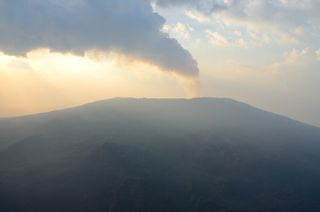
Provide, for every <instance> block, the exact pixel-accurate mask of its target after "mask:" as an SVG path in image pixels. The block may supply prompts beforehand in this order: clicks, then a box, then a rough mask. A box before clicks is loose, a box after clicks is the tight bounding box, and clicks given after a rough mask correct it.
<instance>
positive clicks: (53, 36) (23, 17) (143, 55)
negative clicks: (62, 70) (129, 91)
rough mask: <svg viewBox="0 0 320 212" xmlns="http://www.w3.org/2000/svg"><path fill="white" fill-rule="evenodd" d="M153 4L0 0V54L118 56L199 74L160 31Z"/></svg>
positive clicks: (115, 0)
mask: <svg viewBox="0 0 320 212" xmlns="http://www.w3.org/2000/svg"><path fill="white" fill-rule="evenodd" d="M164 22H165V20H164V19H163V18H162V17H161V16H159V15H158V14H156V13H154V12H153V10H152V7H151V6H150V0H139V1H137V0H64V1H63V0H13V1H11V0H0V51H4V52H6V53H10V54H15V55H18V54H19V55H21V54H25V53H27V52H28V51H30V50H32V49H35V48H42V47H45V48H50V49H52V50H54V51H61V52H66V51H72V52H75V53H78V54H83V53H84V52H85V51H86V50H90V49H97V50H102V51H116V52H120V53H123V54H126V55H129V56H132V57H135V58H138V59H142V60H146V61H148V62H151V63H153V64H156V65H158V66H160V67H161V68H164V69H167V70H170V71H175V72H177V73H179V74H183V75H191V76H192V75H197V74H198V67H197V63H196V61H195V60H194V59H193V58H192V56H191V54H190V53H189V52H188V51H187V50H185V49H184V48H183V47H181V45H180V44H179V43H178V42H177V41H176V40H175V39H171V38H169V37H168V35H167V34H165V33H163V32H161V28H162V26H163V24H164Z"/></svg>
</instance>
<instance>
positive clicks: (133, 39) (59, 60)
mask: <svg viewBox="0 0 320 212" xmlns="http://www.w3.org/2000/svg"><path fill="white" fill-rule="evenodd" d="M319 35H320V1H319V0H300V1H298V0H14V1H8V0H0V117H8V116H17V115H25V114H32V113H40V112H46V111H51V110H56V109H62V108H66V107H72V106H76V105H81V104H84V103H88V102H93V101H96V100H101V99H107V98H112V97H150V98H191V97H201V96H209V97H226V98H233V99H236V100H238V101H243V102H246V103H248V104H251V105H253V106H256V107H259V108H262V109H264V110H268V111H271V112H275V113H278V114H282V115H285V116H288V117H291V118H294V119H296V120H300V121H303V122H306V123H310V124H313V125H317V126H320V110H319V108H320V95H319V92H320V37H319Z"/></svg>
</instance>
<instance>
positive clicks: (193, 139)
mask: <svg viewBox="0 0 320 212" xmlns="http://www.w3.org/2000/svg"><path fill="white" fill-rule="evenodd" d="M319 162H320V129H319V128H316V127H313V126H310V125H307V124H303V123H300V122H297V121H294V120H291V119H288V118H286V117H283V116H279V115H276V114H273V113H269V112H265V111H262V110H259V109H256V108H254V107H251V106H249V105H247V104H243V103H240V102H237V101H234V100H230V99H216V98H199V99H188V100H186V99H121V98H119V99H111V100H106V101H101V102H97V103H92V104H88V105H84V106H81V107H76V108H71V109H67V110H61V111H55V112H50V113H44V114H38V115H31V116H25V117H17V118H10V119H0V211H5V212H19V211H23V212H29V211H30V212H34V211H48V212H51V211H52V212H53V211H60V212H61V211H68V212H69V211H77V212H78V211H80V212H81V211H91V212H100V211H109V212H129V211H130V212H138V211H139V212H141V211H142V212H158V211H159V212H169V211H174V212H178V211H183V212H209V211H210V212H212V211H259V212H263V211H320V204H319V201H320V181H319V179H320V166H319Z"/></svg>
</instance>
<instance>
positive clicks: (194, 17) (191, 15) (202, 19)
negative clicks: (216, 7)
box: [185, 10, 210, 23]
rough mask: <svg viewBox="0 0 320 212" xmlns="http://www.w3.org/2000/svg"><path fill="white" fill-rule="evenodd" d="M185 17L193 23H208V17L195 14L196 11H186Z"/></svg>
mask: <svg viewBox="0 0 320 212" xmlns="http://www.w3.org/2000/svg"><path fill="white" fill-rule="evenodd" d="M185 15H186V16H187V17H188V18H190V19H192V20H195V21H197V22H199V23H206V22H209V21H210V19H209V17H207V16H205V15H203V14H201V13H199V12H197V11H193V10H187V11H186V12H185Z"/></svg>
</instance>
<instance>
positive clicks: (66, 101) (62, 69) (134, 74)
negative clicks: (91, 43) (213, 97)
mask: <svg viewBox="0 0 320 212" xmlns="http://www.w3.org/2000/svg"><path fill="white" fill-rule="evenodd" d="M192 81H193V80H192V79H189V78H186V77H181V76H178V75H176V74H173V73H171V72H168V71H164V70H161V69H160V68H159V67H157V66H154V65H152V64H150V63H147V62H144V61H139V60H134V59H132V58H128V57H125V56H123V55H119V54H116V53H107V54H106V53H103V52H96V51H88V52H86V54H85V55H83V56H78V55H75V54H72V53H64V54H63V53H57V52H51V51H50V50H49V49H37V50H33V51H31V52H29V53H28V54H27V55H26V56H25V57H16V56H11V55H6V54H4V53H0V116H12V115H22V114H30V113H38V112H45V111H50V110H55V109H60V108H65V107H70V106H75V105H79V104H83V103H87V102H92V101H96V100H100V99H106V98H112V97H127V96H130V97H146V96H147V97H159V98H161V97H167V98H168V97H169V98H174V97H187V96H190V95H192V94H191V93H192V92H193V89H191V90H190V89H186V88H185V87H188V88H190V87H195V86H194V85H193V83H191V82H192ZM186 82H187V83H186ZM159 88H160V89H159ZM193 93H195V92H193Z"/></svg>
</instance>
